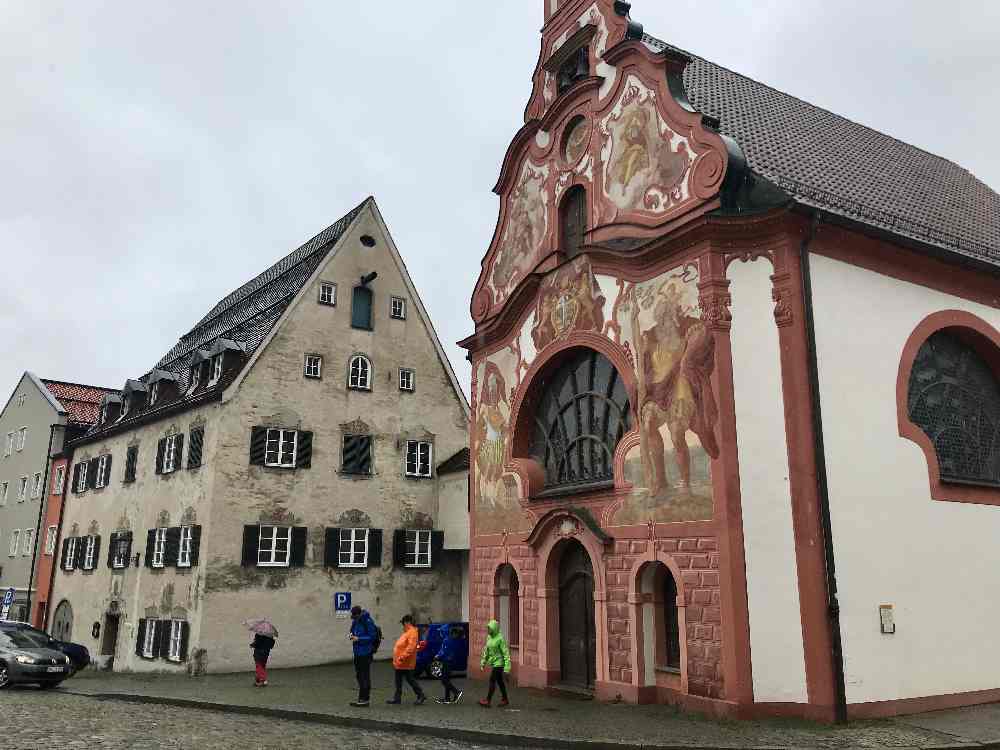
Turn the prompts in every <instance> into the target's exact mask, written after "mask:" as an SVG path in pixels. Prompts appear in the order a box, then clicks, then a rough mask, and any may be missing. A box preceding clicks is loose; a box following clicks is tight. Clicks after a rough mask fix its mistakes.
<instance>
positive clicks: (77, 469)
mask: <svg viewBox="0 0 1000 750" xmlns="http://www.w3.org/2000/svg"><path fill="white" fill-rule="evenodd" d="M79 481H80V464H76V465H75V466H74V467H73V486H72V487H71V488H70V489H72V490H73V494H74V495H78V494H79V492H77V489H76V483H77V482H79Z"/></svg>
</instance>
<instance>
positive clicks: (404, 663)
mask: <svg viewBox="0 0 1000 750" xmlns="http://www.w3.org/2000/svg"><path fill="white" fill-rule="evenodd" d="M399 624H400V625H402V626H403V634H402V635H400V636H399V640H397V641H396V645H395V646H394V647H393V649H392V666H393V668H394V669H395V670H396V694H395V695H393V697H392V698H391V699H390V700H387V701H386V703H389V704H391V705H399V704H400V703H401V702H402V697H403V680H404V679H405V680H406V681H407V682H408V683H409V685H410V687H411V688H413V692H414V693H416V694H417V700H416V701H415V703H416V705H418V706H419V705H421V704H422V703H423V702H424V701H426V700H427V696H426V695H425V694H424V691H423V690H422V689H421V688H420V685H418V684H417V681H416V679H414V677H413V670H414V669H416V668H417V642H418V641H419V639H420V637H419V634H418V633H417V627H416V625H414V624H413V617H412V616H411V615H403V619H402V620H400V621H399Z"/></svg>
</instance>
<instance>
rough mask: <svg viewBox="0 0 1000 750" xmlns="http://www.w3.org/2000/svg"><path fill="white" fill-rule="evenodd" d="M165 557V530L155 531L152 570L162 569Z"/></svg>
mask: <svg viewBox="0 0 1000 750" xmlns="http://www.w3.org/2000/svg"><path fill="white" fill-rule="evenodd" d="M166 555H167V530H166V529H157V530H156V534H155V535H154V536H153V562H152V563H151V564H152V566H153V567H154V568H162V567H163V560H164V558H165V557H166Z"/></svg>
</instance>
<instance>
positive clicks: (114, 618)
mask: <svg viewBox="0 0 1000 750" xmlns="http://www.w3.org/2000/svg"><path fill="white" fill-rule="evenodd" d="M118 623H119V616H118V615H112V614H108V615H105V618H104V637H103V639H102V640H101V656H110V657H111V658H110V659H108V667H107V668H108V669H111V667H112V665H113V664H114V659H115V650H116V648H117V646H118Z"/></svg>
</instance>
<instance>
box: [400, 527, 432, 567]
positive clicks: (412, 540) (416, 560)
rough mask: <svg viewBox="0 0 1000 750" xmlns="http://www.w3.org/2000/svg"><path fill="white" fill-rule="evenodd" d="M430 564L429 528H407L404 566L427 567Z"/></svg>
mask: <svg viewBox="0 0 1000 750" xmlns="http://www.w3.org/2000/svg"><path fill="white" fill-rule="evenodd" d="M430 566H431V532H430V529H407V531H406V567H407V568H429V567H430Z"/></svg>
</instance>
